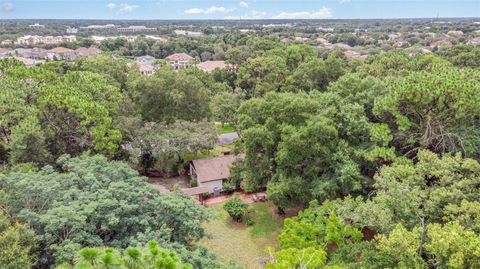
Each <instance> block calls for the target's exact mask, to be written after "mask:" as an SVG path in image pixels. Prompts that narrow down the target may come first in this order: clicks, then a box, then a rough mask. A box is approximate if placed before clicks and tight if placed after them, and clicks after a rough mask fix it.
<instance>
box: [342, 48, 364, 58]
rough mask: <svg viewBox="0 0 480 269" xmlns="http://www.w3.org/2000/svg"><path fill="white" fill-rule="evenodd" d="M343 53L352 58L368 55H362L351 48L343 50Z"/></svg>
mask: <svg viewBox="0 0 480 269" xmlns="http://www.w3.org/2000/svg"><path fill="white" fill-rule="evenodd" d="M343 54H345V56H347V57H348V58H354V59H366V58H367V57H368V55H362V54H360V53H358V52H356V51H353V50H346V51H344V52H343Z"/></svg>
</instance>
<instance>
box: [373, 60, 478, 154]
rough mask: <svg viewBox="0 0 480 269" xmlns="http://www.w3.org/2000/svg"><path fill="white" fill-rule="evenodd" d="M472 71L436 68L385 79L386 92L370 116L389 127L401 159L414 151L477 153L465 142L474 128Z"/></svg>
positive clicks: (475, 98)
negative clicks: (387, 87) (387, 81)
mask: <svg viewBox="0 0 480 269" xmlns="http://www.w3.org/2000/svg"><path fill="white" fill-rule="evenodd" d="M479 81H480V73H479V72H478V70H463V69H459V68H454V67H442V68H441V69H440V70H438V71H437V72H428V71H419V72H410V73H409V74H408V75H407V76H406V77H405V78H401V79H398V80H391V81H390V84H389V87H390V89H389V91H388V92H387V94H385V95H384V96H383V97H380V98H378V99H377V100H375V107H374V110H373V112H374V114H375V115H376V116H378V117H382V120H383V122H385V123H387V124H389V126H390V128H391V130H392V133H393V135H394V138H393V143H395V145H396V147H397V149H398V150H399V151H400V152H401V153H402V154H404V155H406V156H409V157H411V156H414V153H415V152H417V151H418V150H419V149H422V148H423V149H429V150H431V151H434V152H437V153H445V152H462V153H464V154H467V155H473V154H478V151H477V149H476V148H475V147H473V148H472V147H469V144H467V143H466V141H472V140H474V141H478V139H479V136H478V134H477V133H475V132H472V131H469V130H470V129H469V128H471V127H473V126H476V125H478V117H479V115H480V108H479V106H478V105H477V104H478V100H480V91H478V85H479Z"/></svg>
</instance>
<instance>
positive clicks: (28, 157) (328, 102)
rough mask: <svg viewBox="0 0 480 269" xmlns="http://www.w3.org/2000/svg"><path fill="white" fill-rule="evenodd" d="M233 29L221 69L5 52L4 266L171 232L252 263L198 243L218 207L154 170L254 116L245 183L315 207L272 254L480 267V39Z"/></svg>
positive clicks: (177, 166) (118, 251) (289, 202)
mask: <svg viewBox="0 0 480 269" xmlns="http://www.w3.org/2000/svg"><path fill="white" fill-rule="evenodd" d="M232 38H233V40H230V39H229V38H228V37H227V36H224V37H223V39H224V43H223V44H225V45H222V44H220V45H219V46H221V47H222V46H224V47H222V50H223V52H224V56H222V57H224V58H225V59H226V60H227V61H228V62H229V63H231V64H233V65H234V68H230V69H226V70H216V71H214V72H212V73H204V72H202V71H200V70H198V69H196V68H190V69H186V70H181V71H179V72H175V71H173V70H171V69H170V68H169V67H168V66H162V67H161V68H160V70H159V71H158V72H156V73H155V74H154V75H151V76H141V75H140V74H139V72H138V71H137V69H136V68H134V67H135V66H134V64H133V63H132V62H128V61H127V60H125V59H123V58H120V59H119V58H114V57H112V56H109V55H102V56H98V57H95V58H82V59H77V60H76V61H75V62H48V63H46V64H44V65H42V66H38V67H33V68H25V67H24V66H22V65H21V64H20V63H19V62H17V61H15V60H13V59H4V60H2V61H0V107H1V109H0V141H1V143H0V161H1V163H2V165H3V169H2V171H1V175H0V208H1V209H2V219H1V221H0V223H1V225H0V242H6V243H5V245H6V246H8V247H7V248H3V249H2V250H0V264H9V265H11V266H10V267H9V268H28V267H30V266H33V267H35V268H48V267H52V266H55V265H58V266H60V264H63V263H67V264H70V265H72V266H75V265H74V264H75V263H77V265H78V266H84V265H85V263H90V264H92V263H98V262H100V260H105V259H107V260H109V261H112V260H116V261H118V265H119V266H127V263H128V262H127V260H128V261H130V259H131V258H132V255H134V254H132V253H138V252H144V253H147V254H145V255H150V254H148V251H149V250H148V249H144V248H143V246H145V244H146V243H147V242H149V241H151V240H154V241H156V242H158V244H159V246H160V247H161V248H162V249H163V250H160V249H159V250H154V252H162V253H172V252H175V253H176V254H168V255H170V257H171V259H168V261H162V262H169V261H172V262H173V264H174V265H175V266H184V265H185V266H187V268H188V266H189V265H186V264H190V265H191V266H192V267H193V268H225V267H230V268H234V267H235V265H233V264H228V265H225V264H221V263H219V262H218V261H216V260H215V259H214V257H213V256H212V255H211V254H209V253H208V251H207V250H206V249H204V248H202V247H199V246H198V244H196V242H197V241H198V240H199V239H201V238H202V237H203V236H204V231H203V229H202V223H203V222H204V221H206V220H207V219H208V218H209V216H210V214H211V213H210V211H209V210H207V209H205V208H203V207H201V206H199V205H196V204H194V203H193V201H192V200H191V199H190V198H188V197H186V196H185V195H182V194H178V193H172V194H159V193H158V192H157V191H156V190H153V189H152V188H151V187H150V186H149V185H148V184H147V183H146V182H145V179H144V178H143V177H139V176H138V172H137V171H141V172H145V173H147V172H148V171H151V170H157V171H163V172H169V173H182V172H184V171H185V169H186V164H188V161H189V160H191V158H192V156H195V155H196V154H199V153H208V151H210V150H211V149H212V148H213V147H214V145H215V141H216V138H217V132H216V128H215V125H214V124H213V122H214V121H218V122H222V123H227V122H228V123H231V124H233V125H235V126H236V128H237V130H238V132H239V134H240V140H239V141H238V142H237V145H236V149H235V152H242V153H244V154H245V158H244V160H243V161H241V162H238V163H236V164H235V165H234V166H233V167H232V171H231V173H230V174H231V178H230V182H229V184H234V185H237V186H239V187H242V188H243V189H244V190H246V191H256V190H262V189H266V190H267V193H268V196H269V199H270V200H272V201H273V202H274V203H275V204H276V205H277V206H278V208H279V211H280V212H282V211H284V210H286V209H287V208H289V207H293V206H302V207H303V208H306V209H305V211H304V212H303V213H301V214H300V215H299V216H298V217H297V218H294V219H291V220H287V221H286V223H285V229H284V231H283V233H282V235H281V236H280V246H281V250H280V251H279V252H277V253H273V252H272V253H271V257H272V260H271V261H270V262H269V263H268V264H267V267H270V268H292V267H293V268H295V267H301V266H306V267H307V268H317V267H319V266H323V264H324V265H328V266H340V267H342V268H343V267H346V268H359V267H360V268H387V267H390V268H395V267H403V268H405V267H406V268H411V267H415V266H419V268H421V267H428V266H429V267H437V268H444V267H448V266H450V267H451V268H475V266H476V265H478V259H479V257H478V249H477V248H478V245H479V244H477V243H478V240H477V239H478V232H479V231H478V227H476V226H475V220H477V219H478V215H479V212H477V211H478V210H477V208H478V205H477V204H476V203H478V201H479V199H478V194H477V193H478V191H477V190H478V187H479V185H480V182H479V178H480V177H479V174H480V172H479V164H478V162H477V160H478V158H479V157H480V152H479V148H480V147H479V145H480V135H479V133H478V132H479V130H480V128H479V118H480V117H479V116H480V107H479V106H478V103H479V102H480V89H479V85H480V83H479V82H480V73H479V70H478V68H472V67H471V66H472V65H471V64H470V63H471V61H468V62H467V64H465V62H464V61H462V60H458V61H457V60H454V59H462V58H464V57H466V56H460V55H462V53H467V54H468V55H469V56H468V57H473V62H477V63H478V54H477V53H476V52H475V51H476V50H474V49H472V50H468V51H467V52H465V50H463V49H456V50H453V49H452V51H450V53H449V54H445V56H436V55H433V54H429V55H418V54H411V53H407V52H404V51H396V52H390V53H385V54H382V55H379V56H375V57H370V58H369V59H367V60H366V61H360V60H351V59H349V58H347V57H345V55H344V54H343V53H342V52H341V51H324V50H321V49H317V48H314V47H312V46H309V45H285V44H279V43H278V42H277V41H275V40H273V39H269V38H249V37H248V36H238V37H232ZM229 40H230V41H229ZM168 44H171V43H168ZM199 44H201V43H199ZM192 48H194V49H196V48H198V47H197V45H195V47H192ZM209 49H210V50H211V48H209ZM171 50H172V51H175V52H180V51H182V50H176V49H175V48H171ZM153 51H156V49H153ZM198 52H199V51H197V53H198ZM470 53H471V54H470ZM200 54H202V53H200ZM470 55H472V56H470ZM132 64H133V65H132ZM102 155H103V156H102ZM126 162H127V163H128V164H127V163H126ZM132 168H133V169H132ZM135 170H137V171H135ZM336 198H338V199H337V200H335V199H336ZM330 200H331V202H326V201H330ZM311 201H319V202H320V203H321V204H322V205H321V206H319V205H318V204H315V202H314V203H312V204H311ZM309 204H311V206H310V207H309V208H308V209H307V207H308V206H309ZM455 221H456V222H455ZM362 232H363V233H362ZM453 232H455V235H454V236H450V237H449V240H450V241H449V242H451V243H449V244H447V245H439V244H440V243H438V242H439V241H438V240H439V238H442V237H443V235H445V236H446V235H448V234H451V233H453ZM364 234H365V235H364ZM367 235H369V236H367ZM373 235H376V237H375V238H376V240H373V241H371V240H370V239H371V238H372V236H373ZM403 235H405V236H403ZM439 236H440V237H439ZM362 239H364V240H362ZM367 239H368V240H367ZM472 240H473V241H472ZM475 240H477V241H475ZM151 244H153V243H151ZM87 246H88V247H94V248H95V247H97V248H95V249H94V250H91V249H87V250H83V251H82V252H80V254H78V253H79V251H80V250H81V249H82V248H83V247H87ZM140 246H141V247H140ZM439 246H443V247H444V248H443V249H439ZM128 247H133V248H134V247H138V248H137V249H136V250H132V251H131V252H129V250H128ZM147 248H148V247H147ZM152 248H153V247H152ZM476 249H477V250H476ZM12 253H18V254H17V255H13V254H12ZM299 253H303V254H305V255H303V256H300V257H304V258H305V259H300V260H299V259H298V257H299V255H298V254H299ZM79 255H80V256H79ZM86 255H87V256H86ZM135 255H136V254H135ZM166 255H167V254H166ZM85 257H87V258H85ZM88 257H90V260H88ZM310 258H312V259H310ZM311 261H315V262H314V263H310V262H311ZM137 262H138V263H136V264H141V263H142V262H144V261H137ZM82 264H84V265H82ZM62 266H64V265H62ZM65 266H68V265H65ZM92 266H94V267H93V268H95V265H92ZM369 266H370V267H369ZM455 266H456V267H455ZM80 268H83V267H80ZM127 268H135V267H128V266H127ZM332 268H335V267H332Z"/></svg>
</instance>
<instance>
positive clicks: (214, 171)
mask: <svg viewBox="0 0 480 269" xmlns="http://www.w3.org/2000/svg"><path fill="white" fill-rule="evenodd" d="M240 159H242V156H241V155H237V156H236V155H224V156H220V157H213V158H207V159H200V160H193V161H192V163H193V166H194V168H195V172H196V174H197V180H198V182H200V183H204V182H209V181H215V180H222V179H227V178H228V176H229V174H230V166H231V165H232V163H233V162H234V161H235V160H240Z"/></svg>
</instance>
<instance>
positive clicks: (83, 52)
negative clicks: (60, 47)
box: [75, 47, 102, 57]
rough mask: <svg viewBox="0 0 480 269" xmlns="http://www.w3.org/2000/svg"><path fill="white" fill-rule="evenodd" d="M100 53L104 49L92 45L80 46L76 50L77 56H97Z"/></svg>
mask: <svg viewBox="0 0 480 269" xmlns="http://www.w3.org/2000/svg"><path fill="white" fill-rule="evenodd" d="M100 53H102V51H101V50H100V49H98V48H95V47H90V48H84V47H80V48H78V49H76V50H75V54H76V55H77V56H82V57H90V56H96V55H98V54H100Z"/></svg>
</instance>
